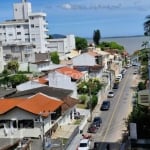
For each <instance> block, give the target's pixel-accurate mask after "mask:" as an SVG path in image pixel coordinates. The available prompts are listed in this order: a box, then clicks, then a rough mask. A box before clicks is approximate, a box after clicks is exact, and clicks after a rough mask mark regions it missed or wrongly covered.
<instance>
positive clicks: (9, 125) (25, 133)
mask: <svg viewBox="0 0 150 150" xmlns="http://www.w3.org/2000/svg"><path fill="white" fill-rule="evenodd" d="M62 104H63V101H61V100H60V99H57V98H54V97H48V96H47V95H45V94H43V93H37V94H35V95H34V96H31V97H28V98H10V99H1V100H0V110H1V111H0V125H1V129H0V135H1V137H9V138H10V137H13V138H20V137H36V138H38V137H40V136H42V132H44V133H47V132H49V134H50V133H51V132H52V131H49V130H50V129H51V128H52V126H53V124H54V120H55V121H56V120H57V119H58V118H59V117H60V116H61V105H62ZM41 128H43V131H42V132H41Z"/></svg>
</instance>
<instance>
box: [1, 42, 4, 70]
mask: <svg viewBox="0 0 150 150" xmlns="http://www.w3.org/2000/svg"><path fill="white" fill-rule="evenodd" d="M3 69H4V60H3V47H2V42H1V41H0V73H1V72H2V71H3Z"/></svg>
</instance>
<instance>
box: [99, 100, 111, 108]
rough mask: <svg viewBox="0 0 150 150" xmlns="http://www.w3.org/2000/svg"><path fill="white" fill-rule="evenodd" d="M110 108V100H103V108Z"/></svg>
mask: <svg viewBox="0 0 150 150" xmlns="http://www.w3.org/2000/svg"><path fill="white" fill-rule="evenodd" d="M109 108H110V101H108V100H106V101H103V103H102V105H101V110H109Z"/></svg>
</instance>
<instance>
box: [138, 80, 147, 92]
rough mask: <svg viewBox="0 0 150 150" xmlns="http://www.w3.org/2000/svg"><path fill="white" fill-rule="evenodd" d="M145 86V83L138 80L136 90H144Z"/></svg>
mask: <svg viewBox="0 0 150 150" xmlns="http://www.w3.org/2000/svg"><path fill="white" fill-rule="evenodd" d="M145 88H146V86H145V83H143V82H139V84H138V90H139V91H140V90H144V89H145Z"/></svg>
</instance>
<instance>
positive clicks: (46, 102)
mask: <svg viewBox="0 0 150 150" xmlns="http://www.w3.org/2000/svg"><path fill="white" fill-rule="evenodd" d="M63 103H64V102H63V101H61V100H59V99H56V98H52V97H49V96H47V95H44V94H42V93H38V94H36V95H34V96H32V97H30V98H26V99H25V98H24V99H23V98H22V99H15V98H13V99H12V98H11V99H2V100H0V114H4V113H6V112H8V111H10V110H11V109H13V108H14V107H18V108H21V109H23V110H25V111H28V112H31V113H33V114H37V115H39V114H40V112H42V114H41V115H43V116H45V117H46V116H48V115H49V113H48V112H53V111H55V110H56V109H57V108H59V107H60V106H61V105H62V104H63ZM43 112H47V113H43Z"/></svg>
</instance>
